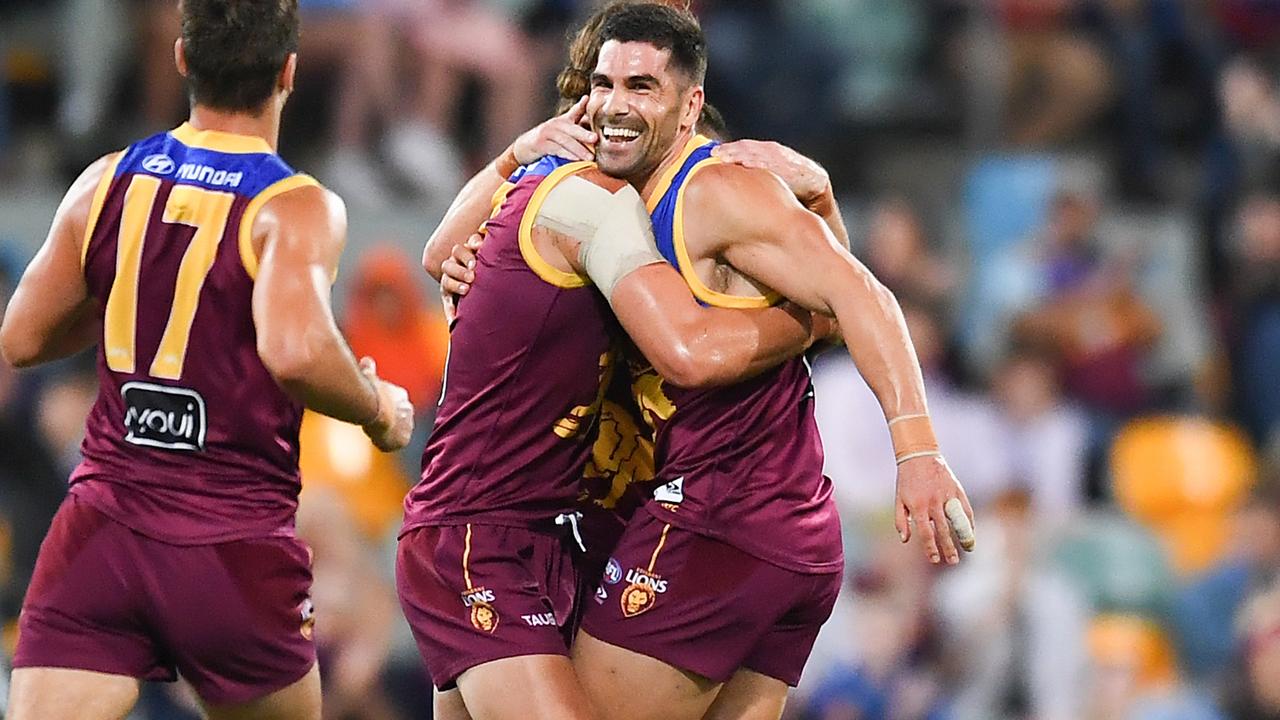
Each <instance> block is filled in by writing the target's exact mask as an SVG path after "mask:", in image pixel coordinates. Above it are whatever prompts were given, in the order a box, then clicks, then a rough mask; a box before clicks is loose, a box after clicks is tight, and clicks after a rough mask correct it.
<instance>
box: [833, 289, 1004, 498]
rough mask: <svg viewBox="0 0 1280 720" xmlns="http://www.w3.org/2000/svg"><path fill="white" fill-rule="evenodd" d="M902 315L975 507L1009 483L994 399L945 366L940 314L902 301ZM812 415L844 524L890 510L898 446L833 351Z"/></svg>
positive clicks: (945, 445)
mask: <svg viewBox="0 0 1280 720" xmlns="http://www.w3.org/2000/svg"><path fill="white" fill-rule="evenodd" d="M903 314H904V315H905V317H906V320H907V329H908V331H909V332H910V333H911V339H912V342H913V343H914V345H915V348H916V355H917V356H918V357H919V358H920V366H921V368H922V370H923V372H924V381H925V390H926V392H927V393H928V398H929V412H930V415H931V416H932V417H933V425H934V430H935V431H936V433H937V435H938V442H939V443H940V444H941V446H942V451H943V453H945V454H946V457H947V463H948V464H949V465H950V466H951V468H952V470H954V471H955V473H956V477H958V478H960V481H961V482H962V483H963V484H964V487H965V491H966V492H967V493H968V495H969V498H970V499H971V500H972V501H973V502H974V504H975V505H980V504H982V503H983V502H984V501H986V500H988V499H990V498H991V497H993V496H994V495H996V494H997V493H999V492H1000V491H1001V490H1003V489H1004V488H1006V487H1008V485H1009V483H1010V479H1011V465H1010V455H1009V449H1008V448H1007V447H1006V445H1005V443H1004V437H1005V436H1004V432H1003V428H1002V427H1001V424H1000V422H999V420H998V418H997V415H996V408H995V406H994V404H993V403H992V402H991V401H990V399H988V398H985V397H982V396H976V395H972V394H970V393H967V392H965V391H963V390H961V389H960V388H958V387H957V386H956V385H955V384H954V383H953V382H952V381H951V380H950V378H948V377H947V375H946V373H945V372H944V370H943V367H942V361H943V357H944V355H945V351H946V336H945V330H944V327H943V326H942V325H941V323H940V321H939V319H938V317H937V315H936V314H935V313H932V312H930V311H928V310H926V309H925V308H924V307H922V306H919V305H912V304H910V303H904V306H903ZM813 382H814V387H815V388H816V389H817V407H816V410H815V413H816V417H817V421H818V427H819V429H820V430H821V431H822V436H823V439H824V441H825V455H826V464H825V467H826V473H827V474H828V475H830V476H831V478H832V480H833V482H834V483H835V488H836V491H835V497H836V502H837V503H838V504H839V507H840V508H841V512H842V513H844V514H845V517H846V518H847V519H852V518H855V517H859V516H861V515H862V514H864V513H878V512H884V511H887V510H889V509H891V508H892V507H893V494H894V479H895V478H896V477H897V468H896V466H895V465H894V462H893V446H892V444H891V443H890V442H889V431H888V429H887V428H886V426H885V417H884V413H883V411H882V410H881V409H880V405H879V403H878V402H877V401H876V397H875V395H873V394H872V393H871V390H870V389H869V388H867V385H866V383H865V382H864V381H863V380H862V376H861V375H859V374H858V371H857V368H856V367H855V366H854V364H853V362H852V361H851V360H850V359H849V357H848V355H847V354H843V353H842V354H836V353H831V355H830V356H829V357H826V358H823V359H821V360H820V361H819V363H818V365H817V366H816V368H815V370H814V378H813Z"/></svg>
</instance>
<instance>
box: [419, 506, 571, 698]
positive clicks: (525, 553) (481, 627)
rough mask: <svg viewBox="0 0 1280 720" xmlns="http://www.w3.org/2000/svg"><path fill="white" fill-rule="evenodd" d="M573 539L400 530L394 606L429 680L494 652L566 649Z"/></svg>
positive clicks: (446, 681) (467, 529)
mask: <svg viewBox="0 0 1280 720" xmlns="http://www.w3.org/2000/svg"><path fill="white" fill-rule="evenodd" d="M572 542H573V541H572V539H571V538H569V537H567V536H566V535H565V534H563V533H557V532H545V533H544V532H538V531H535V530H529V529H525V528H511V527H503V526H498V525H482V524H467V525H440V526H426V527H420V528H417V529H414V530H410V531H409V532H408V533H406V534H405V535H404V536H402V537H401V538H400V547H399V551H398V553H397V557H396V588H397V589H398V590H399V593H400V605H401V607H402V608H404V614H405V617H406V618H407V619H408V620H409V627H410V629H412V630H413V636H414V638H415V639H416V640H417V642H418V650H419V651H420V652H421V653H422V659H423V661H424V662H425V663H426V665H427V672H428V673H430V675H431V682H432V683H433V684H434V685H435V686H436V687H437V688H439V689H441V690H448V689H450V688H452V687H453V686H454V684H455V682H456V681H457V679H458V676H459V675H461V674H462V673H463V672H465V671H466V670H469V669H471V668H473V667H475V666H477V665H482V664H484V663H487V662H492V661H494V660H500V659H502V658H509V657H520V656H524V655H565V656H567V655H568V654H569V642H570V641H571V640H572V638H573V634H574V633H575V632H576V631H577V624H578V623H577V621H578V617H577V608H576V607H575V603H574V598H575V594H576V592H577V586H578V571H577V569H576V566H575V564H574V561H573V549H572V545H571V543H572Z"/></svg>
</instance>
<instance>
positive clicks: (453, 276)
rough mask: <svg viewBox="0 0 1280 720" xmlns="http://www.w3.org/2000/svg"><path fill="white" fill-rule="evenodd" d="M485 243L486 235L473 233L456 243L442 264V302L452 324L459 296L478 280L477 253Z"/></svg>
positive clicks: (446, 319)
mask: <svg viewBox="0 0 1280 720" xmlns="http://www.w3.org/2000/svg"><path fill="white" fill-rule="evenodd" d="M483 244H484V235H482V234H480V233H472V234H471V237H469V238H467V240H466V242H464V243H462V244H461V245H454V246H453V250H452V251H451V252H450V253H449V257H447V258H445V260H444V262H443V263H441V264H440V302H441V303H442V304H443V305H444V319H445V322H447V323H449V324H450V325H452V324H453V318H454V315H455V313H456V311H457V304H458V298H460V297H462V296H463V295H466V294H467V292H469V291H470V290H471V283H473V282H475V280H476V253H477V252H479V251H480V246H481V245H483Z"/></svg>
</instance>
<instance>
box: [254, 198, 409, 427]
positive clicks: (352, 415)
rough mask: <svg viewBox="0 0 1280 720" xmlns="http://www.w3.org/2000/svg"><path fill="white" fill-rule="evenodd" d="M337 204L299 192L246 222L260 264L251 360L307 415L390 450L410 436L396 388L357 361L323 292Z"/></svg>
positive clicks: (338, 246)
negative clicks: (348, 426)
mask: <svg viewBox="0 0 1280 720" xmlns="http://www.w3.org/2000/svg"><path fill="white" fill-rule="evenodd" d="M346 232H347V218H346V209H345V207H344V206H343V204H342V201H341V200H340V199H339V198H338V197H337V196H336V195H334V194H333V193H331V192H329V191H327V190H324V189H323V188H320V187H314V186H312V187H303V188H299V189H297V190H293V191H290V192H286V193H283V194H281V195H279V196H278V197H276V198H274V199H273V200H271V201H270V202H268V203H267V204H266V205H265V206H264V207H263V209H262V211H261V212H259V214H258V217H257V219H256V220H255V222H254V232H253V239H254V248H255V251H256V252H257V254H258V256H259V258H260V261H259V265H258V274H257V280H256V282H255V284H254V290H253V320H254V324H255V325H256V327H257V332H258V355H259V356H260V357H261V358H262V362H263V364H264V365H265V366H266V367H267V370H269V371H270V372H271V375H272V376H273V377H274V378H275V379H276V381H277V382H278V383H280V385H281V387H283V388H284V389H285V391H286V392H288V393H289V394H290V395H292V396H294V397H295V398H297V399H299V400H300V401H302V403H303V404H304V405H306V406H307V407H308V408H311V409H312V410H315V411H317V412H320V413H323V414H325V415H328V416H330V417H333V418H336V419H338V420H342V421H345V422H350V423H355V424H358V425H361V426H363V427H364V429H365V432H366V433H368V435H369V437H370V438H371V439H372V440H373V442H374V444H376V445H377V446H378V447H379V448H380V449H382V450H398V449H400V448H401V447H404V445H405V444H406V443H408V441H409V435H410V433H411V432H412V431H413V407H412V406H411V405H410V404H409V397H408V394H407V393H406V392H405V390H404V389H403V388H401V387H398V386H396V385H393V384H391V383H388V382H386V381H385V380H381V379H379V378H378V377H377V374H376V368H375V367H374V365H373V363H372V361H371V360H368V359H365V360H364V361H362V362H360V363H357V362H356V359H355V357H354V356H353V355H352V353H351V349H350V348H349V347H348V346H347V343H346V341H345V340H343V338H342V334H341V332H340V331H339V330H338V326H337V323H336V322H335V321H334V319H333V310H332V308H331V306H330V300H329V289H330V285H331V283H332V281H333V278H334V276H335V274H336V272H337V268H338V259H339V257H340V256H341V254H342V248H343V246H344V245H345V243H346Z"/></svg>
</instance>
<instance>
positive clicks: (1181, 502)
mask: <svg viewBox="0 0 1280 720" xmlns="http://www.w3.org/2000/svg"><path fill="white" fill-rule="evenodd" d="M1111 475H1112V479H1113V482H1114V493H1115V498H1116V501H1117V502H1118V503H1119V505H1120V507H1121V508H1122V509H1123V510H1124V511H1125V512H1126V513H1128V514H1129V515H1130V516H1131V517H1133V518H1134V519H1136V520H1137V521H1139V522H1141V523H1142V524H1143V525H1145V526H1147V527H1149V528H1151V530H1153V531H1154V532H1155V533H1157V534H1158V535H1159V536H1160V538H1161V540H1162V541H1163V542H1164V544H1165V547H1166V549H1167V550H1168V552H1169V555H1170V559H1171V560H1172V563H1173V566H1174V569H1175V570H1177V571H1178V572H1179V573H1180V574H1183V575H1187V574H1192V573H1195V572H1198V571H1200V570H1203V569H1205V568H1207V567H1208V566H1210V565H1211V564H1212V563H1213V562H1214V561H1216V560H1217V559H1218V558H1220V557H1221V556H1222V553H1223V552H1224V551H1225V550H1226V547H1227V540H1228V537H1229V534H1230V523H1231V519H1232V513H1233V512H1234V511H1235V510H1236V509H1237V508H1239V507H1240V505H1241V504H1242V503H1243V502H1244V500H1245V498H1246V497H1247V495H1248V492H1249V488H1250V487H1251V486H1252V485H1253V483H1254V480H1255V478H1256V476H1257V462H1256V460H1255V458H1254V455H1253V451H1252V448H1251V447H1250V445H1249V442H1248V440H1247V439H1246V438H1245V437H1244V435H1243V434H1242V433H1241V432H1240V431H1239V430H1237V429H1235V428H1233V427H1231V426H1229V425H1225V424H1222V423H1218V422H1214V421H1212V420H1208V419H1205V418H1198V417H1152V418H1143V419H1140V420H1135V421H1133V422H1131V423H1129V424H1128V425H1126V426H1125V427H1124V428H1123V429H1122V430H1121V431H1120V432H1119V433H1118V434H1117V435H1116V439H1115V442H1114V443H1113V444H1112V446H1111Z"/></svg>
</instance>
